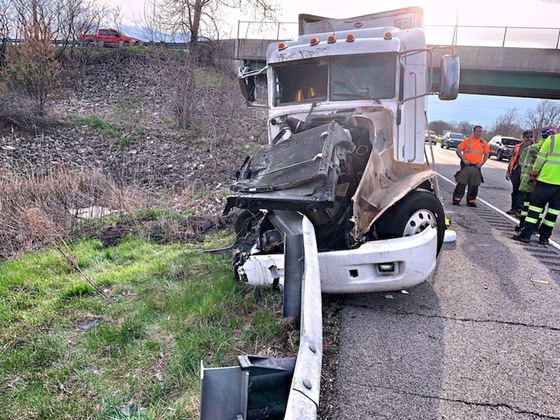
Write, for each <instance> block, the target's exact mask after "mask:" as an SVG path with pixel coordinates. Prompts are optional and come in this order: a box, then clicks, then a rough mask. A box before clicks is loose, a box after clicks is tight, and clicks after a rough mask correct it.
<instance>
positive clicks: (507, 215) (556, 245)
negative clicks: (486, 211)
mask: <svg viewBox="0 0 560 420" xmlns="http://www.w3.org/2000/svg"><path fill="white" fill-rule="evenodd" d="M437 175H438V176H439V177H440V178H441V179H443V180H444V181H447V182H449V183H450V184H451V185H455V182H453V181H451V180H450V179H449V178H446V177H444V176H443V175H441V174H437ZM476 199H477V200H478V201H482V202H483V203H484V204H486V205H487V206H488V207H490V208H491V209H492V210H494V211H496V212H498V213H500V214H501V215H503V216H506V217H507V218H508V219H509V220H511V221H512V222H518V220H517V219H516V218H515V217H513V216H510V215H509V214H507V213H506V212H505V211H502V210H500V209H499V208H498V207H496V206H493V205H492V204H490V203H489V202H488V201H486V200H483V199H482V198H480V197H477V198H476ZM550 245H552V246H553V247H554V248H556V249H558V250H560V244H558V243H556V242H554V241H553V240H552V239H550Z"/></svg>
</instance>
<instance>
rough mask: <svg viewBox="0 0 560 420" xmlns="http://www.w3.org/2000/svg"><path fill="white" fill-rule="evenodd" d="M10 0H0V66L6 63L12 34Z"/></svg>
mask: <svg viewBox="0 0 560 420" xmlns="http://www.w3.org/2000/svg"><path fill="white" fill-rule="evenodd" d="M8 1H9V0H0V68H1V67H3V66H4V65H5V64H6V47H7V45H8V39H9V35H10V18H9V15H8V13H9V12H10V11H9V7H8V6H9V3H8Z"/></svg>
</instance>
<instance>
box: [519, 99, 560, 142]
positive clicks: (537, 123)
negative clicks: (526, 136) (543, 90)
mask: <svg viewBox="0 0 560 420" xmlns="http://www.w3.org/2000/svg"><path fill="white" fill-rule="evenodd" d="M525 124H526V125H527V126H528V127H530V129H532V130H533V131H534V132H535V134H538V133H540V131H541V128H542V127H546V126H549V125H551V126H554V127H557V126H558V125H560V106H559V105H558V104H556V103H554V102H552V101H550V100H548V99H543V100H542V101H540V102H539V103H538V105H537V107H536V108H535V109H530V110H529V111H527V113H526V114H525Z"/></svg>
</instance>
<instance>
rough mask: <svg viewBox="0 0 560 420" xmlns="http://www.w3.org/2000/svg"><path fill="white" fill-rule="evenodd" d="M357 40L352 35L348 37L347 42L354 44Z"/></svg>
mask: <svg viewBox="0 0 560 420" xmlns="http://www.w3.org/2000/svg"><path fill="white" fill-rule="evenodd" d="M355 39H356V38H355V37H354V35H352V34H348V35H346V42H354V40H355Z"/></svg>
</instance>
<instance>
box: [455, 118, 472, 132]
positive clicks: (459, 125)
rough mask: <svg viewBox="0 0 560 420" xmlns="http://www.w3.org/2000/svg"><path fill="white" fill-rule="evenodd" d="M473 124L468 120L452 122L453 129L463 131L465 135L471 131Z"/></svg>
mask: <svg viewBox="0 0 560 420" xmlns="http://www.w3.org/2000/svg"><path fill="white" fill-rule="evenodd" d="M473 127H474V124H473V123H471V122H470V121H459V122H455V123H453V131H456V132H458V133H463V134H465V135H470V134H471V133H472V129H473Z"/></svg>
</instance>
